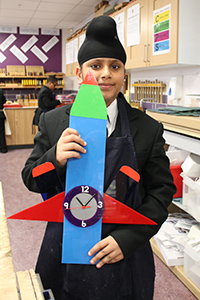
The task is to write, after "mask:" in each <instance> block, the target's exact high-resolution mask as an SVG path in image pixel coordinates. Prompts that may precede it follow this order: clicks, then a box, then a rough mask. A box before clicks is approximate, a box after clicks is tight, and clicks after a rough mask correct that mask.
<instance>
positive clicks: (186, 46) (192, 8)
mask: <svg viewBox="0 0 200 300" xmlns="http://www.w3.org/2000/svg"><path fill="white" fill-rule="evenodd" d="M137 4H139V5H140V21H139V32H140V43H139V44H138V45H134V46H130V47H127V46H126V32H127V24H126V20H127V11H128V9H131V8H134V6H135V5H137ZM166 6H169V18H168V17H167V16H166V18H168V19H169V31H168V32H167V31H166V32H167V34H168V33H169V51H168V52H166V53H164V52H160V54H158V53H159V52H156V51H154V49H153V48H154V47H156V45H157V44H156V43H154V39H155V38H156V35H154V11H157V10H160V9H161V8H165V7H166ZM199 9H200V2H199V1H198V0H192V1H190V2H188V1H187V0H181V1H180V0H173V1H172V0H154V1H152V0H136V1H134V2H133V3H131V4H129V5H127V6H126V7H125V8H124V9H123V10H121V11H119V12H118V13H121V12H123V11H124V13H125V48H126V52H127V64H126V68H127V69H134V68H141V67H150V66H164V65H173V64H189V65H198V64H200V57H199V54H198V53H199V50H200V42H199V40H196V38H195V32H197V31H196V30H197V27H198V28H199V27H200V19H199V17H198V13H197V12H198V11H199ZM164 11H165V10H164ZM166 11H167V8H166ZM118 13H114V14H113V16H117V14H118ZM155 20H156V21H158V24H160V23H159V13H158V14H157V17H156V18H155Z"/></svg>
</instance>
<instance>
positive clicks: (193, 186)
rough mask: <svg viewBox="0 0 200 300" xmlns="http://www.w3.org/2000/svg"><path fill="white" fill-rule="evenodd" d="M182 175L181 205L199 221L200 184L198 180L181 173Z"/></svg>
mask: <svg viewBox="0 0 200 300" xmlns="http://www.w3.org/2000/svg"><path fill="white" fill-rule="evenodd" d="M181 176H182V177H183V198H182V200H183V201H182V203H183V207H185V208H186V209H187V212H188V213H189V214H190V215H192V216H193V217H194V218H195V219H196V220H197V221H198V222H200V184H199V183H198V181H195V180H194V179H192V178H190V177H188V176H187V175H185V174H184V173H181Z"/></svg>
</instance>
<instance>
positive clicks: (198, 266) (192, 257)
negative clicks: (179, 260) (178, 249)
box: [184, 244, 200, 288]
mask: <svg viewBox="0 0 200 300" xmlns="http://www.w3.org/2000/svg"><path fill="white" fill-rule="evenodd" d="M184 273H185V275H186V276H187V277H188V278H189V279H190V280H192V281H193V282H194V284H196V286H197V287H198V288H200V253H199V252H196V251H195V250H194V249H193V248H192V247H191V246H189V245H188V244H186V245H185V249H184Z"/></svg>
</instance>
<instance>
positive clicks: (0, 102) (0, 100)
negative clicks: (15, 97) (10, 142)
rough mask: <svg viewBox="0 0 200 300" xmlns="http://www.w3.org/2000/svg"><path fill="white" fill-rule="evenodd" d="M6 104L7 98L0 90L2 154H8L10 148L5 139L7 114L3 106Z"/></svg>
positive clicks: (0, 148) (0, 140)
mask: <svg viewBox="0 0 200 300" xmlns="http://www.w3.org/2000/svg"><path fill="white" fill-rule="evenodd" d="M4 103H6V98H5V96H4V93H3V90H2V89H0V152H1V153H6V152H8V148H7V146H6V138H5V119H6V117H5V114H4V112H3V105H4Z"/></svg>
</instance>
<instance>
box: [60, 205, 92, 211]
mask: <svg viewBox="0 0 200 300" xmlns="http://www.w3.org/2000/svg"><path fill="white" fill-rule="evenodd" d="M90 207H91V206H85V205H83V206H81V207H69V208H65V210H69V209H81V208H82V209H85V208H90Z"/></svg>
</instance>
